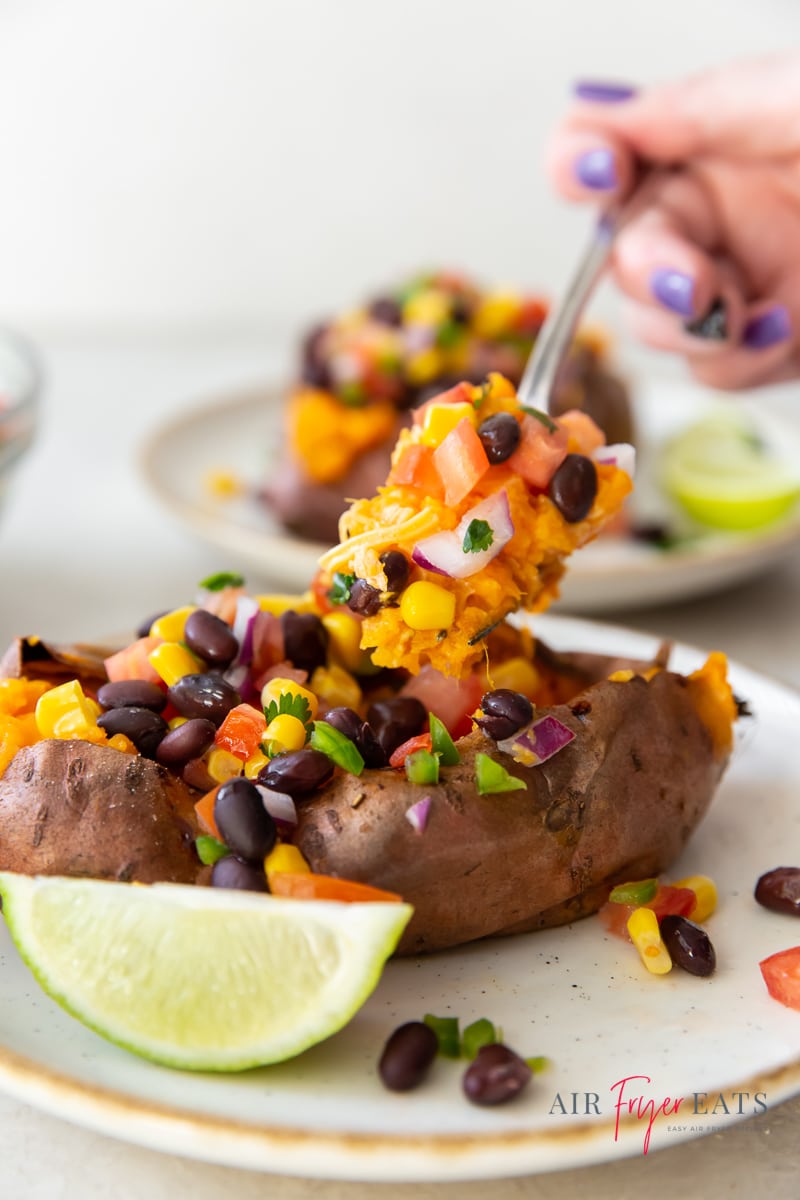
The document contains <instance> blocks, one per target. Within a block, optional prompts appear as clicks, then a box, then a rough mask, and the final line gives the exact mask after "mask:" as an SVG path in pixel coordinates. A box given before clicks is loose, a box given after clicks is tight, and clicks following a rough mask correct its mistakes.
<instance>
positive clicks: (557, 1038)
mask: <svg viewBox="0 0 800 1200" xmlns="http://www.w3.org/2000/svg"><path fill="white" fill-rule="evenodd" d="M536 629H537V632H539V633H540V634H541V636H542V637H543V638H545V639H546V640H547V641H548V642H549V643H550V644H551V645H553V646H554V647H556V648H559V649H567V648H569V649H571V650H581V649H584V650H595V651H599V652H602V653H613V654H629V655H640V656H646V655H648V654H652V652H653V649H654V646H653V639H651V638H648V637H646V636H644V635H642V634H638V633H633V632H630V631H627V630H623V629H620V628H615V627H611V626H603V625H598V624H593V623H590V622H586V621H582V620H578V619H574V618H569V617H563V616H548V617H539V618H537V619H536ZM703 657H704V656H703V654H702V652H701V651H700V650H697V649H694V648H692V647H687V646H679V647H677V648H676V651H675V656H674V665H675V667H676V669H678V670H680V671H691V670H693V669H694V668H696V667H697V666H699V665H700V663H701V662H702V660H703ZM731 676H732V682H733V686H734V689H735V692H736V694H737V696H739V697H740V698H741V699H743V700H746V701H747V702H748V705H749V707H750V709H751V710H752V713H753V716H752V717H750V718H748V719H746V720H743V721H741V722H740V723H739V724H740V726H741V727H742V728H741V734H740V741H739V744H738V745H737V748H736V752H735V755H734V759H733V761H732V764H731V766H730V769H729V771H728V773H727V775H726V777H725V779H724V780H723V783H722V785H721V787H720V789H719V792H718V794H717V796H716V798H715V800H714V803H713V805H712V808H711V811H710V813H709V815H708V816H707V818H706V820H705V822H704V824H703V825H702V826H701V827H700V829H699V830H698V832H697V833H696V834H695V836H694V837H693V839H692V841H691V843H690V845H689V847H688V849H687V851H686V852H685V853H684V855H683V856H682V858H681V859H680V861H679V862H678V863H677V864H676V865H675V868H674V871H673V872H672V873H671V875H670V877H669V879H668V880H667V882H669V881H677V880H679V879H682V878H685V877H687V876H694V875H706V876H710V877H711V878H712V879H713V880H714V882H715V884H716V888H717V891H718V904H717V908H716V911H715V912H714V913H713V914H712V915H711V916H709V917H708V919H707V920H706V921H705V927H706V929H707V931H708V934H709V936H710V938H711V939H712V942H713V945H714V947H715V950H716V958H717V967H716V971H715V972H714V973H713V974H712V975H710V976H709V977H707V978H701V977H698V976H693V975H691V974H688V973H686V972H684V971H679V970H672V971H670V972H669V973H668V974H663V975H659V974H655V973H652V972H650V971H648V970H647V969H646V968H645V967H644V966H643V963H642V960H641V959H640V958H639V956H638V955H637V953H636V951H635V949H634V947H633V946H632V945H629V944H627V943H626V942H624V941H622V940H621V939H620V938H618V937H616V936H613V935H612V934H611V933H610V932H608V930H607V929H606V928H605V927H604V925H603V923H602V921H601V920H600V919H599V918H596V917H591V918H587V919H585V920H583V921H580V922H577V923H576V924H574V925H572V926H565V927H562V928H558V929H554V930H548V931H543V932H539V933H534V934H526V935H519V936H516V937H513V938H507V939H496V940H488V941H485V942H478V943H473V944H472V945H468V946H465V947H461V948H459V949H456V950H451V951H447V952H444V953H440V954H436V955H431V956H429V957H426V958H419V959H415V958H408V959H397V960H392V961H390V962H389V963H388V964H387V967H386V968H385V971H384V973H383V975H382V977H381V979H380V982H379V983H378V986H377V988H376V989H375V991H374V992H373V993H372V995H371V996H370V998H369V999H368V1000H367V1002H366V1004H365V1005H364V1006H363V1007H362V1008H361V1009H360V1010H359V1011H358V1012H357V1013H356V1015H355V1017H354V1018H353V1019H352V1020H351V1021H350V1022H349V1023H348V1024H347V1025H346V1026H345V1027H344V1028H343V1029H341V1031H340V1032H338V1033H336V1034H334V1035H333V1036H332V1037H330V1038H328V1039H327V1040H325V1041H323V1042H322V1043H320V1044H318V1045H316V1046H314V1047H313V1048H311V1049H309V1050H306V1051H304V1052H303V1053H302V1054H300V1055H299V1056H297V1057H295V1058H292V1059H291V1060H289V1061H287V1062H283V1063H278V1064H275V1065H272V1066H269V1067H262V1068H258V1069H255V1070H251V1071H245V1072H242V1073H238V1074H229V1075H216V1074H203V1073H197V1072H192V1073H186V1072H183V1071H180V1070H174V1069H170V1068H167V1067H161V1066H157V1065H155V1064H153V1063H151V1062H148V1061H146V1060H144V1059H142V1058H139V1057H135V1056H134V1055H131V1054H129V1053H127V1052H126V1051H125V1050H123V1049H120V1048H119V1047H117V1046H116V1045H114V1044H112V1043H110V1042H108V1041H106V1040H103V1039H101V1038H100V1037H99V1036H98V1035H96V1034H94V1033H92V1032H91V1031H90V1030H89V1029H87V1028H86V1027H85V1026H83V1025H82V1024H79V1023H78V1022H77V1021H75V1020H74V1019H73V1018H71V1017H70V1016H68V1015H67V1013H66V1012H64V1011H63V1010H62V1009H61V1008H60V1007H58V1005H57V1004H56V1003H55V1002H53V1001H51V1000H49V999H48V998H47V997H46V996H45V995H44V993H43V992H41V991H40V990H39V988H38V986H37V985H36V983H35V982H34V980H33V978H32V976H31V974H30V972H29V971H28V969H27V968H26V967H25V966H24V965H23V963H22V962H21V960H20V959H19V958H18V956H17V953H16V951H15V949H14V947H13V945H12V943H11V940H10V938H9V936H8V932H7V930H6V928H5V926H4V925H3V927H2V929H1V930H0V963H1V964H2V980H3V986H2V989H1V990H0V1088H2V1089H3V1090H5V1091H7V1092H9V1093H11V1094H13V1095H15V1096H17V1097H18V1098H20V1099H23V1100H25V1101H27V1102H29V1103H31V1104H34V1105H37V1106H39V1107H41V1108H43V1109H45V1110H47V1111H49V1112H51V1113H54V1114H56V1115H59V1116H62V1117H65V1118H66V1119H68V1120H71V1121H74V1122H76V1123H79V1124H81V1125H85V1126H87V1127H90V1128H93V1129H96V1130H99V1131H101V1132H103V1133H106V1134H109V1135H112V1136H116V1137H119V1138H122V1139H125V1140H128V1141H132V1142H136V1143H139V1144H142V1145H145V1146H148V1147H151V1148H154V1149H159V1150H165V1151H169V1152H172V1153H180V1154H185V1155H187V1156H190V1157H196V1158H200V1159H206V1160H210V1161H215V1162H220V1163H226V1164H230V1165H235V1166H240V1167H249V1168H254V1169H260V1170H263V1171H265V1172H280V1173H288V1174H296V1175H303V1176H308V1175H314V1176H317V1177H323V1178H339V1179H352V1180H369V1179H380V1180H384V1181H388V1180H397V1181H401V1180H459V1179H478V1178H495V1177H500V1176H512V1175H524V1174H531V1173H536V1172H541V1171H548V1170H553V1169H557V1168H560V1167H566V1166H571V1167H574V1166H578V1165H581V1164H588V1163H592V1162H602V1161H606V1160H610V1159H614V1158H618V1157H623V1156H633V1155H639V1154H643V1153H645V1152H646V1151H653V1150H655V1149H657V1148H661V1147H669V1146H675V1145H678V1144H679V1143H680V1142H681V1141H683V1140H686V1139H688V1138H692V1137H696V1136H699V1135H702V1134H705V1133H709V1132H718V1131H724V1130H725V1129H727V1128H729V1127H731V1126H732V1125H733V1124H734V1123H735V1122H737V1121H743V1120H746V1119H747V1118H748V1117H751V1116H754V1115H757V1114H758V1113H760V1112H764V1111H765V1110H769V1109H771V1108H773V1107H774V1106H775V1105H777V1104H779V1103H781V1101H783V1100H785V1099H787V1098H788V1097H789V1096H791V1095H793V1094H795V1093H797V1092H800V1012H798V1011H794V1010H792V1009H791V1008H788V1007H785V1006H784V1005H782V1004H780V1003H778V1002H777V1001H776V1000H774V999H772V998H771V997H770V995H769V994H768V992H767V990H766V987H765V984H764V981H763V979H762V976H761V972H760V970H759V963H760V962H761V961H762V960H763V959H765V958H767V957H768V956H772V955H775V954H777V953H778V952H780V951H782V950H785V949H787V948H789V947H792V946H796V945H798V943H800V928H798V921H797V919H796V918H794V917H791V916H787V915H785V914H780V913H775V912H771V911H768V910H767V909H765V908H763V907H761V906H759V905H758V904H757V903H756V902H755V901H754V899H753V888H754V886H755V883H756V880H757V879H758V878H759V876H760V875H762V874H763V873H764V872H766V871H769V870H771V869H772V868H775V867H778V866H786V865H791V864H794V865H800V862H799V860H800V807H798V804H797V796H798V791H799V788H800V763H798V760H797V756H796V755H793V754H790V752H789V750H788V747H791V746H793V744H794V741H795V739H796V730H797V728H798V722H800V697H798V696H797V695H796V694H795V693H793V692H791V691H789V690H787V689H786V688H784V687H782V686H780V685H778V684H776V683H773V682H771V681H770V680H768V679H766V678H764V677H762V676H759V675H757V674H755V673H753V672H751V671H749V670H746V669H744V668H742V667H738V666H737V665H736V664H732V667H731ZM428 1013H432V1014H435V1015H437V1016H439V1017H456V1018H458V1020H459V1021H460V1023H461V1027H462V1028H463V1027H464V1026H466V1025H468V1024H470V1023H472V1022H474V1021H476V1020H478V1019H479V1018H488V1019H489V1020H490V1021H492V1022H494V1024H495V1026H498V1027H499V1028H500V1029H501V1030H502V1033H503V1038H504V1040H505V1041H506V1042H507V1044H509V1045H510V1046H512V1047H514V1048H515V1049H516V1050H517V1051H518V1052H519V1053H520V1054H523V1055H525V1056H526V1057H531V1058H539V1057H545V1058H546V1059H547V1066H546V1068H545V1069H544V1070H542V1071H541V1072H537V1073H536V1074H535V1076H534V1078H533V1079H532V1081H531V1083H530V1086H529V1087H527V1088H526V1089H525V1091H524V1092H523V1093H522V1094H521V1095H520V1096H518V1097H517V1098H516V1099H515V1100H514V1101H513V1102H511V1103H508V1104H504V1105H502V1106H500V1107H496V1108H494V1107H488V1108H487V1107H478V1106H475V1105H473V1104H470V1103H469V1102H468V1101H467V1100H466V1099H465V1096H464V1094H463V1092H462V1088H461V1077H462V1074H463V1063H459V1062H457V1061H454V1060H448V1059H445V1058H439V1059H437V1061H436V1063H435V1064H434V1068H433V1069H432V1070H431V1072H430V1074H429V1076H428V1077H427V1079H426V1081H425V1082H424V1083H423V1084H422V1085H421V1086H420V1087H418V1088H416V1089H415V1090H413V1091H410V1092H407V1093H396V1092H390V1091H387V1090H386V1089H385V1088H384V1086H383V1085H382V1083H381V1082H380V1079H379V1076H378V1060H379V1057H380V1054H381V1050H382V1048H383V1046H384V1043H385V1042H386V1039H387V1038H388V1036H389V1034H390V1033H391V1032H392V1031H393V1030H394V1029H396V1028H397V1026H399V1025H400V1024H401V1023H403V1022H406V1021H410V1020H415V1019H421V1018H422V1017H423V1016H424V1015H425V1014H428Z"/></svg>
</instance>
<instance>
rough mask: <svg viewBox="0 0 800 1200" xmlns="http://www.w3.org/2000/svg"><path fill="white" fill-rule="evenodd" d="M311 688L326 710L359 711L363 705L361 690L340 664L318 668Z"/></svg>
mask: <svg viewBox="0 0 800 1200" xmlns="http://www.w3.org/2000/svg"><path fill="white" fill-rule="evenodd" d="M311 686H312V688H313V689H314V691H315V692H316V693H317V695H318V696H319V698H320V700H321V701H322V702H323V704H324V705H325V707H326V708H338V707H340V706H344V707H345V708H355V709H357V708H358V706H359V704H360V703H361V688H360V687H359V686H358V684H357V683H356V681H355V679H354V678H353V676H352V675H351V674H350V672H349V671H345V669H344V667H340V666H339V664H338V663H331V665H330V666H329V667H317V669H316V671H315V672H314V674H313V675H312V677H311Z"/></svg>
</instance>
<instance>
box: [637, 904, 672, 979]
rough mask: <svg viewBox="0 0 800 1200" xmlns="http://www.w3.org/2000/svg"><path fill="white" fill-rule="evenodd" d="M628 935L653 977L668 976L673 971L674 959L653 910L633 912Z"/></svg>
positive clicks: (644, 909) (645, 909)
mask: <svg viewBox="0 0 800 1200" xmlns="http://www.w3.org/2000/svg"><path fill="white" fill-rule="evenodd" d="M628 933H629V934H630V937H631V941H632V942H633V944H634V946H635V947H636V949H637V950H638V951H639V957H640V958H641V960H642V962H643V963H644V965H645V966H646V967H647V969H648V971H650V973H651V974H652V975H666V974H667V973H668V972H669V971H671V970H672V959H671V958H670V956H669V950H667V947H666V946H665V945H664V943H663V942H662V940H661V931H660V930H659V928H658V917H657V916H656V914H655V913H654V912H653V910H652V908H635V909H634V910H633V912H632V913H631V915H630V916H629V917H628Z"/></svg>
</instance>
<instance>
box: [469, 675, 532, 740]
mask: <svg viewBox="0 0 800 1200" xmlns="http://www.w3.org/2000/svg"><path fill="white" fill-rule="evenodd" d="M481 711H482V713H483V716H482V717H476V718H475V724H476V725H478V726H479V728H480V729H482V730H483V732H484V733H485V734H486V736H487V737H490V738H494V740H495V741H496V742H502V740H503V739H504V738H508V737H511V735H512V733H516V732H517V730H518V729H522V727H523V726H524V725H527V724H528V722H529V721H532V720H533V705H532V704H531V702H530V700H529V699H528V697H527V696H523V694H522V692H512V691H511V689H510V688H495V689H494V691H493V692H486V694H485V695H484V696H483V697H482V698H481Z"/></svg>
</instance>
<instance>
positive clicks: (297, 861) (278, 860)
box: [264, 842, 311, 883]
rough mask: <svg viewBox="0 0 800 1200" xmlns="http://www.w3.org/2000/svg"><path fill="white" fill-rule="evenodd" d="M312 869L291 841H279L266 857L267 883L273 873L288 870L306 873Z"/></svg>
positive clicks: (293, 872)
mask: <svg viewBox="0 0 800 1200" xmlns="http://www.w3.org/2000/svg"><path fill="white" fill-rule="evenodd" d="M310 870H311V868H310V867H309V865H308V863H307V862H306V860H305V859H304V858H303V856H302V854H301V853H300V851H299V850H298V849H297V846H292V845H291V844H290V843H289V842H278V844H277V845H276V846H274V847H273V849H272V850H270V852H269V854H268V855H267V857H266V858H265V859H264V872H265V874H266V876H267V883H269V882H270V879H271V877H272V876H273V875H285V874H286V872H287V871H288V872H289V874H291V875H298V874H301V873H302V874H306V873H307V872H309V871H310Z"/></svg>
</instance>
